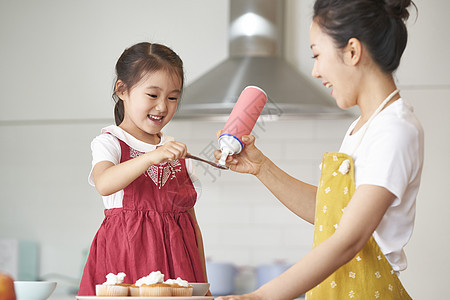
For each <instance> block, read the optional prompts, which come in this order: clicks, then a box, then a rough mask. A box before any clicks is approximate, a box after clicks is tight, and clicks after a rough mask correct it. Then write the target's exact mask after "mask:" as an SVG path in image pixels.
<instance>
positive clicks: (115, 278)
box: [103, 272, 127, 285]
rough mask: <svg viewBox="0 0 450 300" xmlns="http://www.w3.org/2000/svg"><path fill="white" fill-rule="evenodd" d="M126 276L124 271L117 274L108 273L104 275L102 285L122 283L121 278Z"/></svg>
mask: <svg viewBox="0 0 450 300" xmlns="http://www.w3.org/2000/svg"><path fill="white" fill-rule="evenodd" d="M125 276H127V275H126V274H125V273H123V272H120V273H118V274H117V275H116V274H113V273H109V274H108V275H106V282H104V283H103V284H104V285H116V284H120V283H123V279H124V278H125Z"/></svg>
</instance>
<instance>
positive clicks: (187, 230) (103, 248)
mask: <svg viewBox="0 0 450 300" xmlns="http://www.w3.org/2000/svg"><path fill="white" fill-rule="evenodd" d="M119 142H120V147H121V151H122V154H121V160H120V162H124V161H127V160H129V159H132V158H134V157H136V156H139V155H141V154H142V152H139V151H137V150H135V149H133V148H131V147H130V146H128V145H127V144H126V143H125V142H123V141H121V140H120V139H119ZM196 199H197V192H196V191H195V189H194V186H193V184H192V181H191V179H190V177H189V174H188V172H187V170H186V164H185V160H184V159H178V160H174V161H169V162H166V163H162V164H158V165H152V166H150V168H148V169H147V171H146V172H144V174H142V175H141V176H139V177H138V178H137V179H136V180H134V181H133V182H132V183H131V184H130V185H128V186H127V187H126V188H125V189H124V196H123V207H122V208H113V209H105V219H104V220H103V223H102V224H101V226H100V229H99V230H98V232H97V234H96V236H95V238H94V241H93V242H92V245H91V249H90V252H89V257H88V260H87V262H86V266H85V268H84V272H83V277H82V279H81V283H80V289H79V291H78V295H80V296H83V295H84V296H89V295H95V285H96V284H102V283H103V282H105V281H106V275H107V274H108V273H114V274H117V273H119V272H124V273H125V274H126V275H127V276H126V277H125V280H124V283H130V284H133V283H135V282H136V280H138V279H139V278H141V277H143V276H147V275H148V274H150V273H151V272H153V271H161V272H162V273H163V274H164V275H165V279H169V278H174V279H176V278H177V277H181V278H182V279H184V280H187V281H189V282H204V281H205V278H204V273H203V267H202V262H201V259H200V254H199V251H198V245H197V238H196V231H195V224H194V220H193V218H192V217H191V215H190V213H189V212H188V210H189V209H190V208H192V207H193V206H194V204H195V202H196Z"/></svg>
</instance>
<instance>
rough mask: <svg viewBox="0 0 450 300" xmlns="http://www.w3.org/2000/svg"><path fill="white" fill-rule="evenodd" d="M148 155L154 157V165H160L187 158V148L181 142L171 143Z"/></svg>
mask: <svg viewBox="0 0 450 300" xmlns="http://www.w3.org/2000/svg"><path fill="white" fill-rule="evenodd" d="M147 153H148V155H151V156H152V162H153V164H159V163H163V162H166V161H169V160H175V159H178V158H182V157H184V156H186V154H187V147H186V145H185V144H183V143H181V142H176V141H170V142H167V143H165V144H164V145H162V146H160V147H158V148H157V149H156V150H154V151H151V152H147Z"/></svg>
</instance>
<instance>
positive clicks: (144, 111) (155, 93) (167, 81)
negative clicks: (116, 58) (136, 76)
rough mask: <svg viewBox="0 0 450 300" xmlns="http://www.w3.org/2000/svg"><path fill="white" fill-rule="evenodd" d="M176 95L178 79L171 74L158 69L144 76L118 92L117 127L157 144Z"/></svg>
mask: <svg viewBox="0 0 450 300" xmlns="http://www.w3.org/2000/svg"><path fill="white" fill-rule="evenodd" d="M120 84H121V82H120V81H119V82H118V85H120ZM180 94H181V81H180V80H179V78H177V77H176V76H172V74H171V73H169V72H167V71H164V70H161V71H157V72H155V73H152V74H149V75H147V76H144V77H143V78H142V79H141V80H140V81H139V82H138V83H137V84H136V85H135V86H133V87H132V88H131V89H128V90H127V91H125V92H122V93H120V95H119V96H120V98H121V99H122V100H123V101H124V108H125V114H124V119H123V122H122V123H121V124H120V125H119V126H120V127H121V128H122V129H124V130H125V131H126V132H128V133H130V134H131V135H133V136H134V137H136V138H137V139H139V140H141V141H144V142H147V143H150V144H157V143H159V141H160V137H159V134H160V132H161V130H162V129H163V127H164V126H166V125H167V123H169V121H170V120H171V119H172V117H173V115H174V114H175V112H176V110H177V107H178V100H179V97H180Z"/></svg>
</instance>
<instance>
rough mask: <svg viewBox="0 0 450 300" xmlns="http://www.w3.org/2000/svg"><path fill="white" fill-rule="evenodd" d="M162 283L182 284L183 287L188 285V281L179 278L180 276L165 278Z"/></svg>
mask: <svg viewBox="0 0 450 300" xmlns="http://www.w3.org/2000/svg"><path fill="white" fill-rule="evenodd" d="M164 283H167V284H175V283H176V284H178V285H179V286H184V287H188V286H189V283H188V282H187V281H186V280H183V279H181V278H180V277H178V278H177V279H167V280H166V281H165V282H164Z"/></svg>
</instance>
